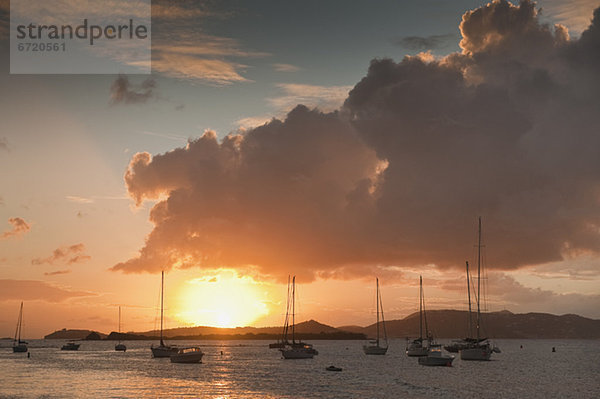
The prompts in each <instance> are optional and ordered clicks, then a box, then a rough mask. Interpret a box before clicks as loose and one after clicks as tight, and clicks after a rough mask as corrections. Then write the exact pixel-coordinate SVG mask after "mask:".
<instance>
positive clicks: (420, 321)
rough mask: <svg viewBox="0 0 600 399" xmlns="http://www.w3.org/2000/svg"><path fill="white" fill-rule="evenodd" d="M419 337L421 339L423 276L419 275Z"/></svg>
mask: <svg viewBox="0 0 600 399" xmlns="http://www.w3.org/2000/svg"><path fill="white" fill-rule="evenodd" d="M419 339H420V340H421V341H422V340H423V277H422V276H419Z"/></svg>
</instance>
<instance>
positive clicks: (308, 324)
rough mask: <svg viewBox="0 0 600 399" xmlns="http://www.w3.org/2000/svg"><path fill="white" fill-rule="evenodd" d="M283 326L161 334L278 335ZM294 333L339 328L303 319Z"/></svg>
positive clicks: (194, 329) (180, 329)
mask: <svg viewBox="0 0 600 399" xmlns="http://www.w3.org/2000/svg"><path fill="white" fill-rule="evenodd" d="M282 328H283V327H235V328H220V327H205V326H199V327H178V328H170V329H167V330H164V331H163V335H165V336H169V337H176V336H192V335H213V334H219V335H244V334H256V335H258V334H269V335H279V334H281V332H282ZM295 330H296V333H299V334H321V333H324V334H327V333H337V332H339V331H340V329H338V328H335V327H331V326H328V325H326V324H322V323H319V322H318V321H315V320H309V321H304V322H302V323H298V324H296V327H295ZM133 334H138V335H147V336H158V334H159V332H158V331H157V330H151V331H145V332H139V333H133Z"/></svg>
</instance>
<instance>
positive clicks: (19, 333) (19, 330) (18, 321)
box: [15, 302, 23, 342]
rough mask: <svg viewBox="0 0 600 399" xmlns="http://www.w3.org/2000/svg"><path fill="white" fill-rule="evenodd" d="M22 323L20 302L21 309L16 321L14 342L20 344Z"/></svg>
mask: <svg viewBox="0 0 600 399" xmlns="http://www.w3.org/2000/svg"><path fill="white" fill-rule="evenodd" d="M22 322H23V302H21V308H20V309H19V320H17V329H16V330H15V341H16V342H21V323H22Z"/></svg>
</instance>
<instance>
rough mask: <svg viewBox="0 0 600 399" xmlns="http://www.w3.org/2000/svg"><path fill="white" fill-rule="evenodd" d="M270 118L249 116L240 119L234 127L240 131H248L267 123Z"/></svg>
mask: <svg viewBox="0 0 600 399" xmlns="http://www.w3.org/2000/svg"><path fill="white" fill-rule="evenodd" d="M271 119H273V117H272V116H268V115H263V116H249V117H247V118H241V119H238V120H237V121H236V125H237V126H238V127H239V128H242V129H250V128H254V127H257V126H262V125H264V124H265V123H268V122H269V121H270V120H271Z"/></svg>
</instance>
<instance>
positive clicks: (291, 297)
mask: <svg viewBox="0 0 600 399" xmlns="http://www.w3.org/2000/svg"><path fill="white" fill-rule="evenodd" d="M290 302H291V306H290ZM295 312H296V276H294V277H293V278H292V288H291V292H290V287H289V283H288V300H287V310H286V314H285V323H284V327H283V331H284V336H283V338H282V341H281V342H283V343H284V346H283V348H280V349H279V351H280V352H281V355H282V356H283V358H284V359H312V358H313V356H314V355H318V354H319V352H317V350H315V349H314V348H313V347H312V345H311V344H307V343H305V342H302V341H296V331H295V327H296V313H295ZM290 314H291V316H292V325H291V330H292V341H291V342H290V341H289V340H288V330H289V327H288V324H289V316H290Z"/></svg>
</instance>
